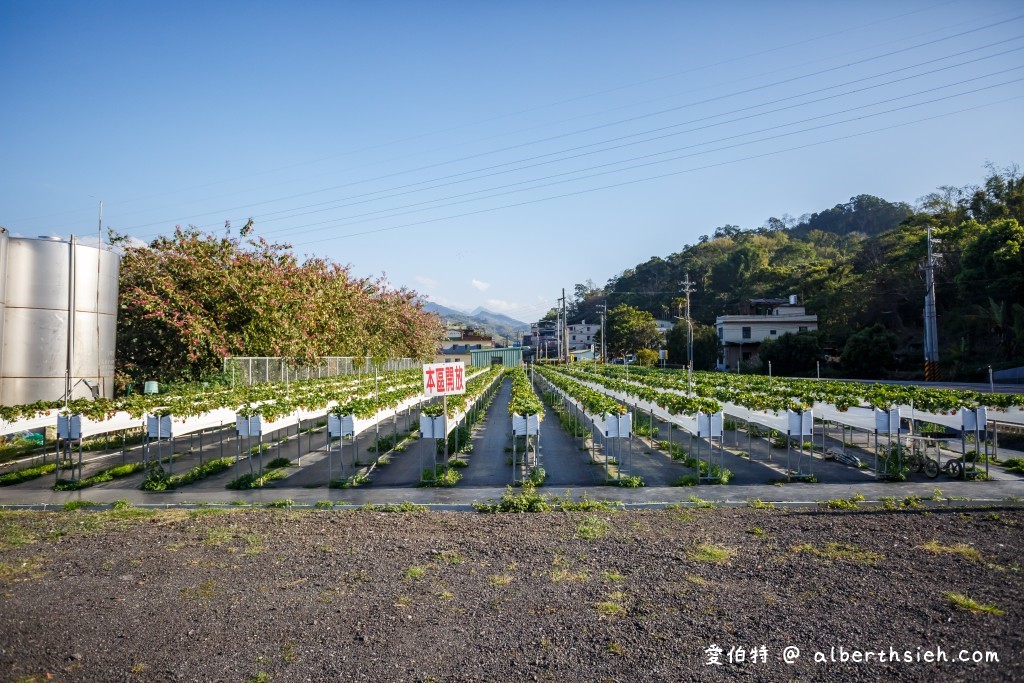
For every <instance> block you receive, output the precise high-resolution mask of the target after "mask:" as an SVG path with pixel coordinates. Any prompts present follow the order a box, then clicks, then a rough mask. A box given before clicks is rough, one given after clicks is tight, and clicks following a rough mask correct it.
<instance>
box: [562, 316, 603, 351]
mask: <svg viewBox="0 0 1024 683" xmlns="http://www.w3.org/2000/svg"><path fill="white" fill-rule="evenodd" d="M600 331H601V323H588V322H587V321H586V320H584V321H582V322H581V323H579V324H578V325H569V331H568V335H569V350H570V351H577V350H583V349H589V348H592V347H593V345H594V343H595V342H594V336H595V335H597V333H598V332H600Z"/></svg>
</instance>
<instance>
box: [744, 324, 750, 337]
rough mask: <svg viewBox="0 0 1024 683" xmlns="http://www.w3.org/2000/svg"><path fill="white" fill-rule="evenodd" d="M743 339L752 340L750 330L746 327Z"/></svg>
mask: <svg viewBox="0 0 1024 683" xmlns="http://www.w3.org/2000/svg"><path fill="white" fill-rule="evenodd" d="M743 338H744V339H750V328H749V327H744V328H743Z"/></svg>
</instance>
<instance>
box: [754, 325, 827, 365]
mask: <svg viewBox="0 0 1024 683" xmlns="http://www.w3.org/2000/svg"><path fill="white" fill-rule="evenodd" d="M758 356H759V357H760V358H761V363H762V364H763V365H764V367H765V368H767V367H768V363H769V362H771V364H772V372H773V373H774V374H775V375H801V374H806V373H812V372H814V370H815V368H816V367H817V363H818V362H819V361H821V359H822V344H821V334H820V333H818V332H813V331H812V332H797V333H792V332H787V333H785V334H783V335H782V336H780V337H777V338H775V339H766V340H765V341H764V342H763V343H762V344H761V348H760V350H759V351H758Z"/></svg>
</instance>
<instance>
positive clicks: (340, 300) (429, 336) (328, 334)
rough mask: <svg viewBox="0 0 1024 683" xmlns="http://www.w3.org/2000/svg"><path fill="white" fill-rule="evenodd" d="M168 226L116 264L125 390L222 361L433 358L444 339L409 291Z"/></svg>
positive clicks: (317, 261) (244, 234)
mask: <svg viewBox="0 0 1024 683" xmlns="http://www.w3.org/2000/svg"><path fill="white" fill-rule="evenodd" d="M250 231H251V222H250V223H249V224H247V225H246V227H245V228H243V229H242V230H241V235H240V236H239V237H234V236H232V235H231V233H230V227H228V232H227V234H225V235H222V236H215V235H212V234H208V233H203V232H201V231H200V230H198V229H197V228H195V227H191V226H190V227H188V228H186V229H182V228H181V227H180V226H179V227H177V228H176V229H175V231H174V233H173V234H172V235H171V236H170V237H159V238H157V239H155V240H153V242H152V243H150V244H149V245H148V246H144V247H139V246H129V245H127V242H126V240H125V239H124V238H118V237H115V241H117V242H120V244H121V246H122V248H123V249H124V257H123V258H122V261H121V280H120V297H121V298H120V310H119V314H118V315H119V317H118V331H117V363H118V374H119V376H120V377H121V379H122V380H124V381H138V380H142V379H159V380H162V381H173V380H196V379H199V378H201V377H203V376H204V375H208V374H209V373H212V372H217V371H219V370H220V368H221V364H222V359H223V358H224V357H225V356H229V355H245V356H283V357H288V358H295V359H298V360H303V361H308V360H311V359H313V358H316V357H319V356H410V357H417V358H427V357H430V356H432V355H433V354H434V352H435V350H436V348H437V342H438V341H439V340H440V338H441V335H442V328H441V323H440V320H439V319H438V317H437V316H436V315H434V314H431V313H427V312H425V311H423V310H422V306H421V305H420V304H419V303H418V302H417V301H416V293H415V292H413V291H410V290H408V289H404V288H403V289H393V288H391V287H390V286H389V285H388V284H387V282H386V281H385V280H384V279H383V278H380V279H376V280H374V279H370V278H355V277H353V276H352V274H351V273H350V271H349V268H348V267H347V266H341V265H339V264H336V263H332V262H330V261H328V260H327V259H323V258H307V259H305V260H303V261H300V260H299V259H297V258H296V257H295V256H294V254H293V253H292V252H291V247H290V246H289V245H286V244H277V243H270V242H267V241H266V240H265V239H263V238H261V237H255V238H253V237H249V232H250Z"/></svg>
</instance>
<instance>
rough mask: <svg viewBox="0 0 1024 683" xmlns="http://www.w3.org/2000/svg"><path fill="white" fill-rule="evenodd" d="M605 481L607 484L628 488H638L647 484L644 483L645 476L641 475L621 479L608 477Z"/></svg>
mask: <svg viewBox="0 0 1024 683" xmlns="http://www.w3.org/2000/svg"><path fill="white" fill-rule="evenodd" d="M604 483H605V484H606V485H607V486H621V487H623V488H627V489H636V488H640V487H642V486H646V484H644V480H643V477H639V476H632V477H622V478H620V479H606V480H605V482H604Z"/></svg>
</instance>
